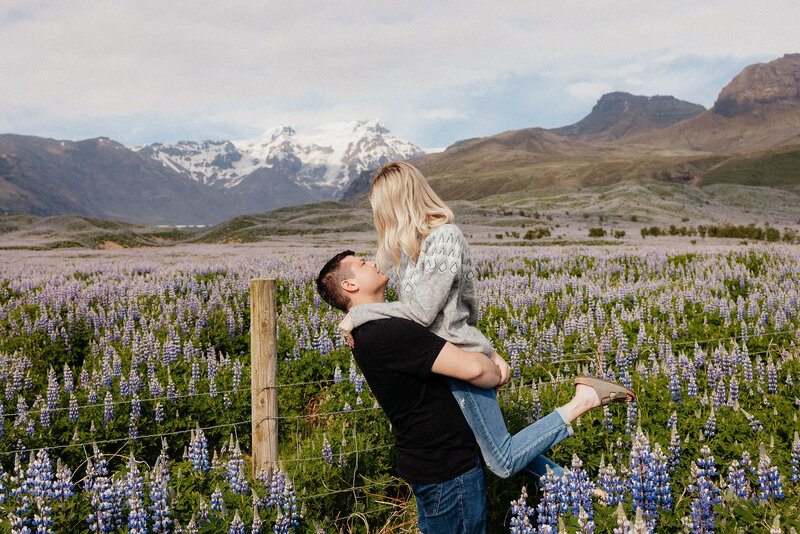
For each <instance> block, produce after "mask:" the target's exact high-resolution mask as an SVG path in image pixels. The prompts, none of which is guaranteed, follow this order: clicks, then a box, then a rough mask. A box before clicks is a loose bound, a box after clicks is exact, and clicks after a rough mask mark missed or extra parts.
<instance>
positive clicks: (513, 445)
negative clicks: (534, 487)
mask: <svg viewBox="0 0 800 534" xmlns="http://www.w3.org/2000/svg"><path fill="white" fill-rule="evenodd" d="M447 384H448V386H449V387H450V391H452V392H453V396H454V397H455V399H456V401H457V402H458V406H459V407H460V408H461V411H462V412H463V413H464V417H465V418H466V420H467V423H469V426H470V428H472V432H473V433H474V434H475V439H476V441H477V442H478V446H479V447H480V449H481V454H482V455H483V461H484V462H485V463H486V467H488V468H489V470H490V471H491V472H492V473H494V474H495V475H497V476H499V477H501V478H508V477H510V476H511V475H513V474H516V473H519V472H524V473H525V474H527V475H529V476H531V477H533V478H534V480H535V481H536V482H537V483H538V482H539V478H540V477H542V476H544V475H545V474H547V467H548V466H549V467H550V469H551V470H552V471H553V472H554V473H555V474H556V475H557V476H561V475H563V474H564V469H563V468H562V467H561V466H559V465H558V464H556V463H554V462H552V461H551V460H548V459H547V458H545V457H544V456H542V453H543V452H544V451H546V450H547V449H549V448H551V447H553V446H555V445H557V444H558V443H561V441H563V440H564V439H565V438H567V437H569V436H571V435H573V433H574V432H573V430H572V425H571V424H570V422H569V419H568V418H567V415H566V414H565V413H564V411H563V410H562V409H561V408H556V409H555V411H553V412H551V413H549V414H548V415H547V416H545V417H543V418H541V419H539V420H538V421H536V422H534V423H533V424H531V425H528V426H526V427H525V428H523V429H522V430H520V431H519V432H518V433H516V434H514V435H513V436H512V435H510V434H509V433H508V429H507V428H506V422H505V420H504V419H503V414H502V412H501V411H500V405H499V404H498V403H497V397H496V396H495V393H494V390H491V389H480V388H477V387H475V386H473V385H471V384H468V383H466V382H462V381H461V380H457V379H454V378H448V379H447Z"/></svg>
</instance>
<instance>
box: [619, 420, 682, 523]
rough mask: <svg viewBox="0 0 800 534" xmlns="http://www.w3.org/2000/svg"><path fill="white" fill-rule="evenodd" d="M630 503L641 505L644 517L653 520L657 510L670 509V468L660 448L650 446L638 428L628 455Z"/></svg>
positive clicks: (638, 506)
mask: <svg viewBox="0 0 800 534" xmlns="http://www.w3.org/2000/svg"><path fill="white" fill-rule="evenodd" d="M629 465H630V490H631V499H632V502H631V504H632V505H633V507H634V508H641V509H642V513H643V514H644V517H645V518H647V519H648V521H649V522H652V523H654V522H655V520H656V519H658V509H659V508H663V509H669V508H670V507H671V505H672V498H671V496H670V484H669V467H668V465H667V459H666V456H665V455H664V453H663V452H661V447H660V446H659V445H658V444H656V447H655V448H654V449H651V447H650V441H649V440H648V439H647V437H645V435H644V434H643V433H642V430H641V428H640V429H638V430H637V431H636V434H635V435H634V437H633V446H632V448H631V455H630V463H629Z"/></svg>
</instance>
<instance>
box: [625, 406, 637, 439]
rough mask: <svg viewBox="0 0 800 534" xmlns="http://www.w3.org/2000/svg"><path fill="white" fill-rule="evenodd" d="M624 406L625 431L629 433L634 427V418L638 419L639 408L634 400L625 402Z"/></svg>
mask: <svg viewBox="0 0 800 534" xmlns="http://www.w3.org/2000/svg"><path fill="white" fill-rule="evenodd" d="M625 407H626V418H625V433H626V434H631V433H632V432H633V431H634V429H635V428H636V420H637V419H638V415H639V410H638V407H637V405H636V401H633V402H629V403H627V404H626V405H625Z"/></svg>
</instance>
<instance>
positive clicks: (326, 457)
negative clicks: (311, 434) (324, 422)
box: [322, 436, 333, 467]
mask: <svg viewBox="0 0 800 534" xmlns="http://www.w3.org/2000/svg"><path fill="white" fill-rule="evenodd" d="M322 459H323V461H324V462H325V463H326V464H328V465H329V466H330V467H333V449H332V448H331V444H330V443H329V442H328V436H323V437H322Z"/></svg>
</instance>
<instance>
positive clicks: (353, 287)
mask: <svg viewBox="0 0 800 534" xmlns="http://www.w3.org/2000/svg"><path fill="white" fill-rule="evenodd" d="M342 289H344V290H345V291H347V292H348V293H355V292H356V291H358V282H356V281H355V279H354V278H347V279H346V280H342Z"/></svg>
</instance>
